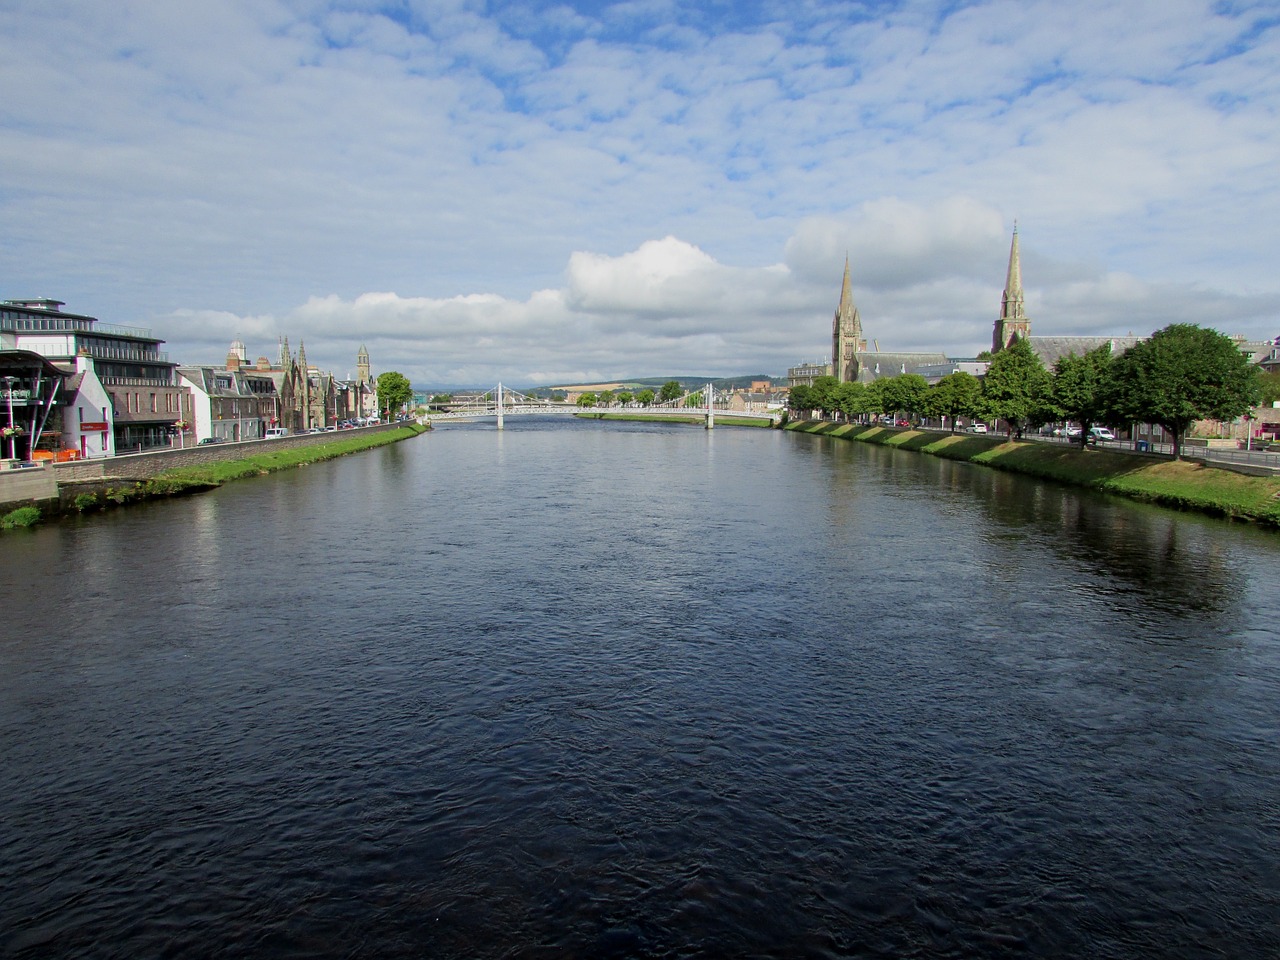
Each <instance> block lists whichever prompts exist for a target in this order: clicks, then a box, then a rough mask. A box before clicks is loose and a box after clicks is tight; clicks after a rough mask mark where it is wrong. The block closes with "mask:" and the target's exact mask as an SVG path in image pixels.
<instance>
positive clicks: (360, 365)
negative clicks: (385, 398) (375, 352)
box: [356, 343, 369, 383]
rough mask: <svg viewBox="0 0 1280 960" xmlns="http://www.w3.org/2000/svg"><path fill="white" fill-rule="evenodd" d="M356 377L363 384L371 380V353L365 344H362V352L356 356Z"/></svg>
mask: <svg viewBox="0 0 1280 960" xmlns="http://www.w3.org/2000/svg"><path fill="white" fill-rule="evenodd" d="M356 376H357V377H358V378H359V379H360V381H361V382H362V383H364V382H367V381H368V379H369V351H368V350H366V349H365V345H364V344H363V343H362V344H360V352H359V353H357V354H356Z"/></svg>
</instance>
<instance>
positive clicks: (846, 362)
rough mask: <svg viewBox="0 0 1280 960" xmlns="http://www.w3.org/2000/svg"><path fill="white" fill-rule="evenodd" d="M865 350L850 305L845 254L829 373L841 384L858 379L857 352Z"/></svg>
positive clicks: (855, 312)
mask: <svg viewBox="0 0 1280 960" xmlns="http://www.w3.org/2000/svg"><path fill="white" fill-rule="evenodd" d="M866 349H867V341H866V340H864V339H862V318H861V317H860V316H858V308H857V307H856V306H854V303H853V282H852V280H850V278H849V255H848V254H845V258H844V282H843V283H842V284H841V286H840V305H839V306H838V307H836V315H835V318H834V319H833V320H832V322H831V372H832V373H833V374H834V375H835V378H836V379H837V380H839V381H840V382H841V383H844V382H847V381H850V380H857V379H858V358H857V356H856V355H857V353H858V352H859V351H862V350H866Z"/></svg>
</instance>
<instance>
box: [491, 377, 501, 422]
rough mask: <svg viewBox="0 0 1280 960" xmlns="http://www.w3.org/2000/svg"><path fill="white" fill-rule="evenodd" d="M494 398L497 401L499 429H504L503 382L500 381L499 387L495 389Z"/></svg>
mask: <svg viewBox="0 0 1280 960" xmlns="http://www.w3.org/2000/svg"><path fill="white" fill-rule="evenodd" d="M493 399H494V400H495V401H497V410H498V429H499V430H501V429H502V384H501V383H499V384H498V386H497V389H495V390H494V391H493Z"/></svg>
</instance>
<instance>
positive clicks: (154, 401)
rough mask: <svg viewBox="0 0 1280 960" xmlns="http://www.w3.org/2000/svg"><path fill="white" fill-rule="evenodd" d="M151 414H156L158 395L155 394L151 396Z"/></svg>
mask: <svg viewBox="0 0 1280 960" xmlns="http://www.w3.org/2000/svg"><path fill="white" fill-rule="evenodd" d="M151 412H152V413H155V412H156V395H155V394H154V393H153V394H152V395H151Z"/></svg>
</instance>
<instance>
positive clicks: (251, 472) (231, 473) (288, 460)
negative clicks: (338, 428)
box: [146, 423, 428, 496]
mask: <svg viewBox="0 0 1280 960" xmlns="http://www.w3.org/2000/svg"><path fill="white" fill-rule="evenodd" d="M427 429H428V428H427V427H424V426H421V425H420V424H417V423H406V424H405V425H404V426H402V427H397V428H396V429H395V430H383V431H380V432H379V433H374V434H369V435H366V436H342V435H341V434H338V435H336V436H335V437H334V439H333V440H330V441H328V442H327V443H316V444H312V445H309V446H305V447H292V448H289V449H285V450H266V451H263V452H261V453H253V454H250V455H249V456H246V457H240V458H237V459H235V460H219V461H217V462H214V463H206V464H200V465H199V466H194V467H178V468H176V469H173V470H166V471H165V472H164V473H161V474H157V475H156V476H154V477H152V478H151V479H150V480H148V481H147V482H146V485H148V486H151V487H153V488H154V492H155V493H156V494H158V495H161V496H164V495H169V494H172V493H174V492H179V491H180V490H181V489H182V488H183V487H185V486H199V487H210V486H215V487H216V486H219V485H221V484H224V483H226V482H227V481H228V480H239V479H241V478H242V477H252V476H257V475H259V474H263V473H271V472H273V471H275V470H285V469H287V468H289V467H300V466H304V465H305V464H308V463H317V462H319V461H321V460H332V459H333V458H334V457H342V456H346V455H347V454H349V453H357V452H359V451H361V450H368V449H371V448H373V447H381V446H385V445H386V444H388V443H395V442H396V441H398V440H406V439H408V438H409V437H415V436H417V435H418V434H420V433H425V432H426V430H427Z"/></svg>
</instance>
